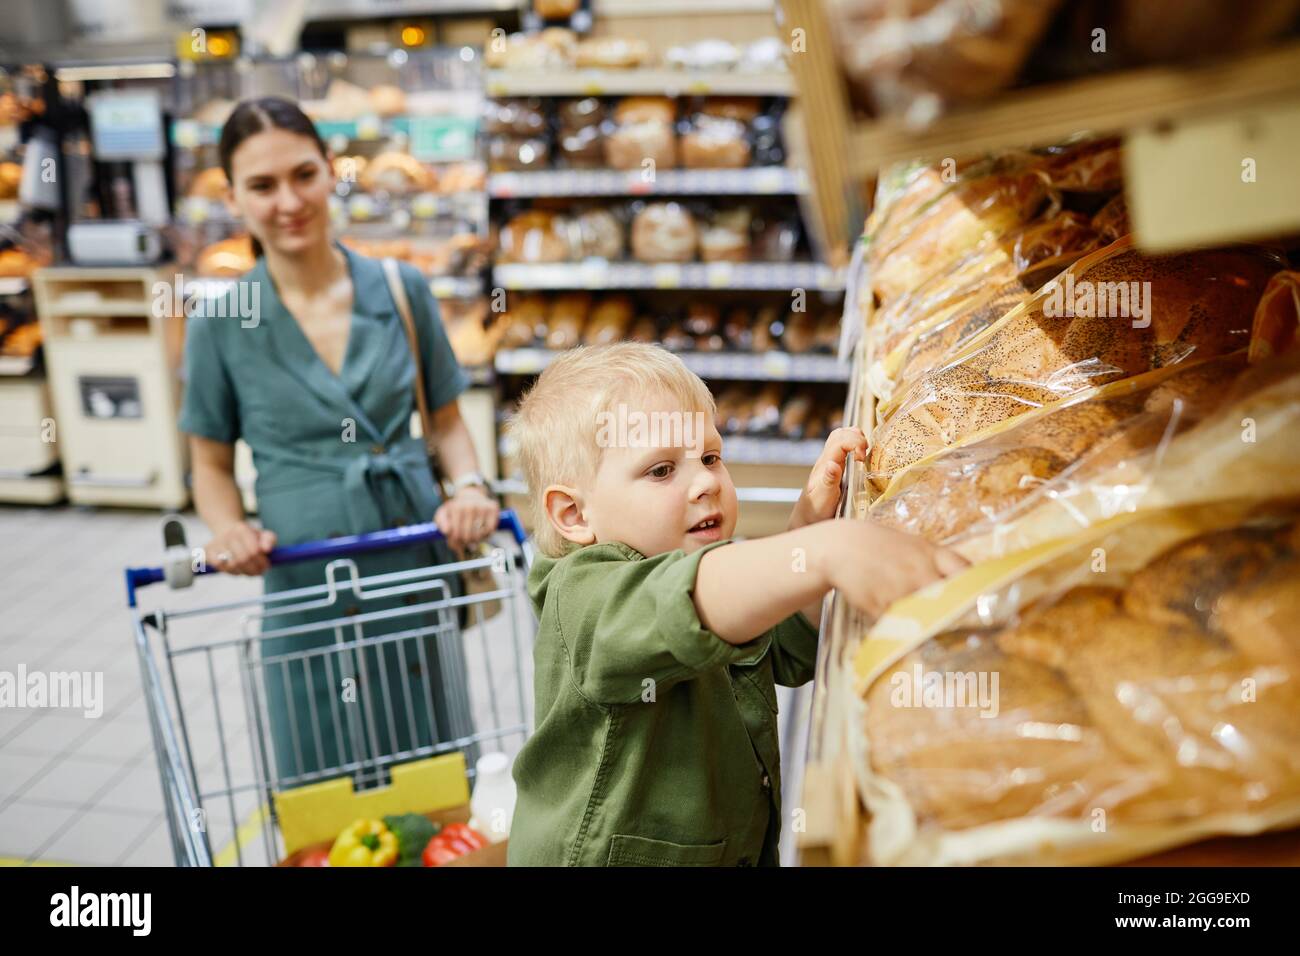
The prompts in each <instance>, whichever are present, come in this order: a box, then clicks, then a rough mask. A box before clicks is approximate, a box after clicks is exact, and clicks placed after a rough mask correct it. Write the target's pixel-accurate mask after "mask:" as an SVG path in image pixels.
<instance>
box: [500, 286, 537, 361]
mask: <svg viewBox="0 0 1300 956" xmlns="http://www.w3.org/2000/svg"><path fill="white" fill-rule="evenodd" d="M546 315H547V302H546V297H545V296H543V295H540V294H538V293H536V292H512V293H510V294H509V296H508V297H507V299H506V311H505V312H504V313H502V314H501V317H500V318H499V319H498V320H497V324H498V325H500V326H501V338H500V345H501V348H503V349H522V348H528V347H529V346H531V345H533V344H535V343H536V342H538V341H541V340H542V339H544V338H545V337H546Z"/></svg>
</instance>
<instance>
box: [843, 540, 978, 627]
mask: <svg viewBox="0 0 1300 956" xmlns="http://www.w3.org/2000/svg"><path fill="white" fill-rule="evenodd" d="M831 528H832V529H833V530H832V535H831V539H830V542H829V544H830V547H829V548H828V549H827V553H826V554H825V558H826V559H827V560H826V564H825V569H826V576H827V578H828V579H829V582H830V585H831V587H833V588H835V589H836V590H838V591H839V592H840V593H841V594H842V595H844V599H845V600H846V601H848V602H849V604H850V605H851V606H853V607H854V608H856V609H857V610H859V611H861V612H862V613H864V614H867V615H869V616H871V617H872V618H877V617H879V616H880V615H881V614H882V613H883V612H884V610H885V609H886V608H888V607H889V605H891V604H893V603H894V602H895V601H897V600H898V599H899V598H902V597H906V596H907V595H909V594H911V593H913V592H914V591H918V590H920V589H921V588H923V587H925V586H926V585H927V584H933V583H934V582H935V581H938V580H941V579H942V578H946V577H948V576H949V575H952V574H956V573H957V572H958V571H961V570H964V569H965V568H966V567H967V565H968V562H967V561H966V559H965V558H963V557H962V556H961V555H959V554H958V553H957V552H955V551H951V550H949V549H947V548H940V547H938V546H936V545H933V544H930V542H928V541H926V540H925V539H924V538H921V537H917V536H916V535H912V534H905V533H903V532H901V531H894V530H893V529H892V528H885V527H883V526H881V525H877V524H873V523H871V522H870V521H852V520H848V519H845V520H841V521H836V522H834V523H833V525H831Z"/></svg>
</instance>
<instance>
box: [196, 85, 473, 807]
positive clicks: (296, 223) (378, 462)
mask: <svg viewBox="0 0 1300 956" xmlns="http://www.w3.org/2000/svg"><path fill="white" fill-rule="evenodd" d="M220 154H221V165H222V167H223V168H224V170H225V173H226V178H227V180H228V183H229V185H228V187H227V198H226V201H227V204H228V205H229V207H230V209H231V211H232V212H234V213H236V214H237V215H239V216H240V217H242V219H243V221H244V223H245V224H246V226H247V227H248V230H249V232H250V233H251V234H252V237H253V243H254V252H255V254H256V255H257V257H258V258H257V263H256V265H255V266H254V267H253V269H252V270H251V271H250V272H249V273H247V274H246V275H245V276H244V277H243V278H242V279H241V280H240V281H241V282H242V283H251V284H253V285H254V288H252V289H248V288H245V289H244V290H243V295H242V298H241V297H240V295H239V291H238V290H236V291H235V292H232V293H231V294H230V295H231V298H230V299H229V300H228V304H227V306H226V307H225V308H220V309H215V308H214V309H213V310H212V311H211V312H210V314H203V315H199V316H195V317H194V318H192V319H191V320H190V321H189V322H188V324H187V333H186V349H185V368H186V375H187V382H186V389H185V397H184V404H183V408H182V412H181V419H180V427H181V429H182V430H183V431H185V432H187V433H188V434H189V436H190V449H191V456H192V471H193V480H194V498H195V503H196V506H197V509H198V512H199V515H200V516H201V517H202V518H203V520H204V522H205V523H206V524H207V525H208V528H209V529H211V531H212V534H213V537H212V541H211V542H210V543H209V544H208V546H207V549H206V554H207V559H208V561H209V562H210V563H211V564H213V565H215V566H216V567H217V568H218V569H219V570H222V571H226V572H229V573H233V574H249V575H253V574H257V575H262V576H263V578H264V581H265V588H266V591H267V592H268V593H271V592H281V591H285V590H289V589H292V588H299V587H306V586H310V585H319V584H322V583H324V582H325V580H326V572H325V563H326V562H321V561H311V562H304V563H299V564H289V565H277V566H276V567H271V566H270V564H269V562H268V560H267V557H266V555H267V553H268V552H269V551H270V550H271V549H272V548H274V547H276V546H277V545H290V544H297V543H300V542H303V541H310V540H315V539H320V538H328V537H337V536H339V535H345V534H359V533H362V532H367V531H377V530H380V529H382V528H391V527H397V526H400V525H405V524H412V523H416V522H422V521H428V520H429V519H430V518H432V519H433V520H434V521H435V522H436V523H437V525H438V527H439V528H440V529H441V530H442V531H443V532H444V533H445V535H446V541H447V545H446V546H443V545H439V546H417V547H406V548H401V549H396V550H390V551H384V552H377V553H372V554H369V555H363V556H361V557H359V558H357V559H356V564H357V573H358V576H369V575H373V574H382V573H387V572H394V571H403V570H410V569H414V568H419V567H425V566H428V565H431V564H443V563H446V562H448V561H451V560H454V558H453V556H452V555H451V554H450V552H449V551H448V546H450V547H451V548H455V549H460V548H464V547H466V546H469V545H473V544H476V543H478V542H479V541H482V540H483V539H484V538H486V537H487V535H489V534H490V533H491V532H492V530H494V529H495V527H496V522H497V514H498V509H497V505H496V503H495V502H494V501H493V500H492V498H491V496H490V494H489V492H488V490H487V487H486V484H485V482H484V481H483V479H482V477H481V475H480V474H479V468H478V462H477V458H476V455H475V452H474V447H473V445H472V443H471V440H470V435H469V431H468V429H467V428H466V427H465V423H464V422H463V421H462V420H461V417H460V412H459V410H458V407H457V402H456V397H457V395H459V394H460V392H462V391H463V390H464V389H465V387H466V386H467V385H468V380H467V378H466V376H465V374H464V372H463V371H462V370H461V369H460V367H459V366H458V365H457V364H456V360H455V357H454V356H453V354H452V351H451V347H450V345H449V344H448V341H447V336H446V333H445V331H444V330H443V328H442V323H441V321H440V319H439V317H438V309H437V305H436V303H435V301H434V299H433V297H432V296H431V295H430V292H429V289H428V286H427V284H426V283H425V282H424V280H423V279H422V278H421V276H420V274H419V273H418V272H417V271H416V270H415V269H414V268H413V267H411V266H409V265H406V264H402V266H401V277H402V282H403V285H404V287H405V289H406V297H407V301H408V302H409V303H410V308H411V312H412V313H413V318H414V321H415V325H416V330H417V333H418V339H419V342H420V349H421V356H422V364H423V368H424V375H425V389H426V394H427V400H428V406H429V408H430V409H431V410H432V418H433V428H434V431H435V435H434V442H433V444H434V446H435V448H436V452H437V455H438V459H439V461H440V463H441V466H442V469H443V471H444V473H445V474H446V476H447V477H448V479H449V480H450V481H451V482H452V485H453V487H454V488H455V493H454V495H453V496H452V497H450V498H449V499H448V500H446V501H442V500H441V497H440V495H439V492H438V490H437V489H436V487H435V482H434V480H433V478H432V475H431V473H430V469H429V462H428V456H427V454H426V450H425V447H424V443H423V441H422V440H420V439H417V438H413V437H411V434H410V420H411V414H412V411H413V409H414V408H415V391H414V387H413V383H414V381H415V379H414V376H415V363H414V360H413V357H412V355H411V350H410V347H409V345H408V339H407V337H406V333H405V328H404V325H403V323H402V320H401V316H400V314H399V312H398V311H397V306H396V304H395V302H394V301H393V297H392V294H391V292H390V290H389V287H388V285H387V282H386V279H385V276H384V272H383V267H382V264H381V263H380V262H379V261H377V260H373V259H367V258H365V257H363V256H360V255H357V254H356V253H354V252H351V251H350V250H347V249H345V248H344V247H343V246H342V245H340V244H338V243H336V242H334V241H332V240H331V238H330V234H329V224H330V223H329V220H330V216H329V197H330V195H331V193H332V192H333V191H334V185H335V180H334V174H333V171H332V168H331V164H330V160H329V157H328V155H327V153H326V149H325V146H324V144H323V143H322V142H321V139H320V136H319V135H318V134H317V132H316V129H315V127H314V126H313V125H312V122H311V120H309V119H308V118H307V116H306V115H304V114H303V112H302V111H301V110H300V109H299V108H298V107H297V106H296V105H294V104H293V103H291V102H290V101H288V100H284V99H279V98H275V97H268V98H263V99H257V100H249V101H245V102H243V103H241V104H239V106H238V107H237V108H236V109H235V110H234V112H233V113H232V114H231V115H230V118H229V119H228V120H227V122H226V125H225V127H224V128H223V129H222V132H221V142H220ZM241 301H242V302H244V303H252V304H254V305H255V306H256V307H257V309H256V314H254V315H252V316H249V315H242V316H241V315H239V310H238V309H237V308H235V305H236V304H237V303H239V302H241ZM205 311H206V310H205ZM221 316H233V318H223V317H221ZM239 437H243V439H244V440H245V441H246V442H247V443H248V445H249V446H250V447H251V449H252V452H253V462H254V465H255V466H256V468H257V489H256V490H257V500H258V508H259V511H260V517H261V525H262V526H261V527H260V528H258V527H256V526H254V525H252V524H250V523H249V521H248V520H247V519H246V517H245V515H244V512H243V507H242V504H241V499H240V495H239V491H238V488H237V487H236V485H235V480H234V441H235V439H236V438H239ZM335 577H336V580H337V581H338V584H339V590H338V596H337V598H336V600H335V601H334V602H332V603H330V604H329V606H323V607H318V608H302V607H298V608H296V609H294V610H289V611H286V612H279V613H276V612H274V610H273V609H274V607H275V606H276V605H275V604H272V605H268V608H267V610H266V613H265V614H264V616H263V620H262V622H261V630H262V639H261V640H260V641H259V642H258V643H259V647H258V648H257V651H258V653H257V654H256V655H254V656H253V657H252V659H251V661H250V666H251V667H252V668H253V672H254V675H255V676H256V685H257V686H258V687H259V688H260V689H261V692H262V693H264V694H265V703H266V709H267V710H266V714H265V715H262V714H261V713H260V708H261V698H260V695H255V697H254V701H255V704H254V706H255V707H256V708H257V710H256V711H255V712H254V720H255V721H257V722H258V723H263V722H264V723H265V724H266V725H269V729H270V732H271V738H272V741H273V743H274V751H275V753H274V758H275V767H274V770H273V771H272V777H273V779H275V780H277V781H278V785H279V786H281V787H283V786H286V785H289V784H295V783H302V782H305V781H306V780H311V779H318V778H323V777H328V776H333V775H336V774H338V773H340V772H346V771H347V770H356V769H358V768H359V767H361V766H363V765H367V766H369V767H373V766H374V764H373V761H375V760H376V759H378V758H382V757H385V756H386V755H391V754H394V753H399V752H405V751H411V750H414V749H416V748H419V747H426V746H428V745H430V744H433V743H436V742H439V741H448V740H456V739H459V738H462V737H464V736H467V735H468V734H470V733H472V732H473V727H472V722H471V721H470V719H469V715H468V699H467V695H466V693H465V680H466V678H465V670H464V658H463V650H462V648H461V646H460V640H459V636H458V635H455V634H454V633H453V632H454V627H453V626H452V625H454V623H455V615H454V614H451V613H449V612H447V611H445V610H443V611H441V612H437V613H435V612H428V613H421V614H410V613H408V614H404V615H397V616H394V617H393V618H392V619H386V620H381V621H378V622H367V623H366V624H365V625H364V628H358V627H340V626H337V624H328V625H327V624H323V623H321V622H325V621H335V622H337V620H338V619H339V618H341V617H344V616H346V615H354V614H357V613H365V614H369V613H370V612H372V611H376V610H388V609H396V608H401V607H403V606H404V603H405V605H410V604H413V603H424V602H428V601H431V600H435V599H436V598H438V597H440V596H441V593H442V592H439V593H430V591H428V590H424V591H419V592H417V593H411V594H406V595H399V596H395V597H391V598H385V599H368V600H365V601H364V602H363V601H362V600H361V599H360V598H359V597H358V596H357V595H355V594H354V593H353V592H352V591H351V590H349V588H348V586H347V575H346V573H343V574H337V575H336V576H335ZM443 580H444V581H445V584H446V586H447V589H448V590H449V591H450V592H451V593H452V594H459V593H460V592H459V582H458V580H457V579H456V578H454V577H452V578H447V579H443ZM283 603H284V602H281V604H282V606H283ZM288 603H292V604H301V603H302V599H298V601H295V602H288ZM316 603H324V602H320V601H319V600H317V601H316ZM304 625H305V626H304ZM313 625H317V626H313ZM289 628H297V631H296V632H294V633H290V634H285V633H281V632H283V631H284V630H286V629H289ZM415 628H421V629H423V630H422V632H416V633H417V635H421V634H422V636H406V637H402V638H400V639H398V638H392V639H390V640H388V641H382V642H379V643H378V644H377V645H368V646H367V647H366V648H365V649H364V650H360V649H357V648H355V647H354V648H352V649H344V650H339V649H337V648H332V647H331V646H330V645H335V644H340V643H342V642H344V641H355V640H357V639H358V638H361V637H363V636H364V638H365V639H367V640H369V639H372V638H375V637H377V636H380V635H384V634H395V633H396V632H399V631H405V632H410V631H411V630H412V629H415ZM362 632H363V633H362ZM250 650H251V649H250ZM430 715H432V717H433V725H432V726H431V725H430V720H429V717H430ZM258 729H261V728H260V727H259V728H258ZM472 755H473V754H472V748H471V752H470V754H469V756H471V757H472Z"/></svg>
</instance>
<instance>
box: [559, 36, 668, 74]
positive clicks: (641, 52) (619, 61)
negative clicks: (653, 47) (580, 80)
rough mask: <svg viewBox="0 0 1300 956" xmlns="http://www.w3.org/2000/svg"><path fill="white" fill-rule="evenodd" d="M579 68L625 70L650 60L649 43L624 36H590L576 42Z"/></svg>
mask: <svg viewBox="0 0 1300 956" xmlns="http://www.w3.org/2000/svg"><path fill="white" fill-rule="evenodd" d="M574 56H575V58H576V61H577V65H578V68H579V69H593V70H627V69H632V68H633V67H637V66H640V65H642V64H643V63H647V62H649V60H650V44H648V43H647V42H646V41H645V40H639V39H628V38H625V37H591V38H589V39H586V40H580V41H579V42H578V46H577V50H576V51H575V54H574Z"/></svg>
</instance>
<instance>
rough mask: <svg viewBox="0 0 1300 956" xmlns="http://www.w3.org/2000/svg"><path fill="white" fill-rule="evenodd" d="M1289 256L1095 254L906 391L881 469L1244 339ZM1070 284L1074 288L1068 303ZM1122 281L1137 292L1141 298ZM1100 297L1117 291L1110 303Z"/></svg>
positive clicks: (1119, 247) (876, 462)
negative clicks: (1090, 390) (1125, 301)
mask: <svg viewBox="0 0 1300 956" xmlns="http://www.w3.org/2000/svg"><path fill="white" fill-rule="evenodd" d="M1277 266H1278V261H1277V258H1276V256H1275V255H1273V254H1272V253H1271V252H1269V251H1267V250H1264V249H1260V248H1246V247H1243V248H1234V249H1222V250H1209V251H1205V252H1195V253H1186V254H1182V255H1176V256H1160V257H1148V256H1143V255H1141V254H1139V253H1138V252H1137V251H1136V250H1134V249H1133V248H1132V247H1131V242H1129V241H1127V240H1121V241H1120V242H1116V243H1113V244H1111V245H1110V246H1107V247H1106V248H1105V249H1103V250H1099V251H1097V252H1095V253H1092V254H1090V255H1088V256H1085V257H1084V258H1083V259H1081V260H1079V262H1077V263H1076V264H1075V265H1074V266H1071V267H1070V269H1069V270H1067V271H1066V272H1065V273H1063V274H1062V276H1060V277H1058V278H1057V279H1056V280H1055V281H1054V282H1053V283H1051V284H1049V286H1047V287H1044V289H1042V290H1040V291H1039V293H1038V294H1036V295H1035V296H1034V297H1033V298H1032V299H1031V300H1030V301H1028V302H1026V303H1025V305H1024V306H1023V307H1022V308H1019V309H1016V310H1014V311H1012V312H1011V313H1009V314H1008V315H1006V316H1004V317H1003V319H1001V320H999V322H997V323H996V324H994V325H993V326H991V327H989V328H988V329H986V330H985V331H984V332H983V333H981V334H980V335H979V336H977V337H976V338H975V339H973V340H972V341H971V342H970V344H969V345H968V346H967V347H966V349H965V351H964V352H963V353H962V355H961V356H960V357H959V358H957V359H955V360H954V361H952V362H951V363H949V364H948V365H946V366H944V367H942V368H939V369H936V370H935V371H932V372H929V373H926V374H925V375H923V376H921V377H920V378H919V379H918V380H917V382H916V384H915V385H913V386H912V387H911V388H910V389H908V390H907V391H906V392H905V393H903V395H902V396H900V398H899V399H898V401H897V402H896V403H895V405H894V406H893V407H892V408H891V409H890V410H889V415H888V417H887V418H886V419H885V421H884V422H882V424H881V425H880V426H879V427H878V428H877V429H876V433H875V435H874V438H873V448H872V453H871V471H872V472H873V473H874V474H876V475H877V476H883V477H886V478H887V476H889V475H892V474H893V473H894V472H896V471H897V470H898V469H900V468H902V467H904V466H906V465H908V464H910V463H912V462H914V461H916V460H917V459H919V458H921V457H924V456H925V455H928V454H930V453H932V452H935V451H938V450H940V449H942V448H945V447H947V446H949V445H951V444H953V443H954V442H956V441H958V440H960V439H961V438H964V437H965V436H967V435H971V434H973V433H975V432H976V431H979V430H980V429H983V428H987V427H989V426H991V425H994V424H996V423H998V422H1001V421H1004V420H1005V419H1008V418H1011V417H1014V416H1016V415H1020V414H1023V413H1024V412H1026V411H1028V410H1029V409H1031V408H1037V407H1040V406H1042V405H1046V404H1049V403H1051V402H1055V401H1059V400H1061V399H1063V398H1066V397H1068V396H1069V395H1072V394H1074V393H1076V392H1078V391H1080V390H1081V389H1084V388H1089V387H1091V386H1095V385H1103V384H1105V383H1106V382H1109V381H1113V380H1115V379H1118V378H1124V377H1126V376H1130V375H1135V374H1138V373H1140V372H1145V371H1148V370H1150V369H1155V368H1162V367H1165V366H1169V365H1173V364H1176V363H1178V362H1180V361H1183V360H1185V359H1187V358H1189V357H1191V356H1196V357H1198V358H1210V357H1213V356H1216V355H1222V354H1225V353H1227V352H1230V351H1233V350H1234V349H1236V348H1239V347H1241V346H1243V345H1244V344H1245V343H1246V341H1247V340H1248V336H1249V331H1250V323H1249V317H1250V316H1251V315H1252V313H1253V312H1254V309H1255V305H1256V303H1257V302H1258V300H1259V297H1260V294H1261V293H1262V291H1263V289H1264V286H1265V284H1266V283H1267V281H1268V278H1269V276H1270V275H1271V273H1272V272H1274V271H1276V269H1277ZM1066 290H1073V293H1074V297H1073V298H1072V299H1071V302H1070V303H1069V304H1068V307H1067V303H1066V302H1065V299H1066V297H1067V296H1068V295H1070V293H1069V292H1067V291H1066ZM1121 292H1122V293H1123V296H1124V298H1128V294H1129V293H1130V292H1132V294H1133V300H1132V303H1130V305H1128V306H1125V305H1123V300H1122V299H1121V298H1120V295H1119V294H1120V293H1121ZM1085 293H1088V295H1089V296H1091V301H1092V304H1091V305H1087V302H1088V299H1085V298H1084V294H1085ZM1098 296H1101V297H1102V298H1104V299H1105V300H1106V301H1105V302H1104V303H1102V305H1101V306H1100V307H1098V304H1097V303H1098V299H1097V297H1098ZM1142 302H1144V303H1145V305H1139V303H1142ZM1079 306H1087V307H1086V308H1079ZM1144 310H1145V312H1146V313H1149V314H1140V313H1143V311H1144ZM1065 313H1072V314H1065ZM1094 313H1100V314H1094ZM1120 313H1123V314H1120Z"/></svg>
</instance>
